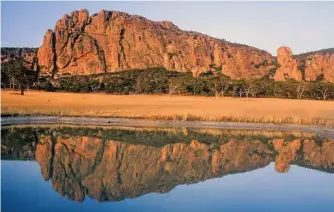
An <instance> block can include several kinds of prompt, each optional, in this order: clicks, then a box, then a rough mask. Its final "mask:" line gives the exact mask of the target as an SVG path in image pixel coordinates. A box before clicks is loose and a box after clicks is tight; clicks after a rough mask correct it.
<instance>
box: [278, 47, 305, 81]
mask: <svg viewBox="0 0 334 212" xmlns="http://www.w3.org/2000/svg"><path fill="white" fill-rule="evenodd" d="M277 62H278V64H279V68H278V69H277V70H276V73H275V75H274V79H275V80H276V81H285V80H287V79H295V80H298V81H301V80H302V72H301V71H300V70H299V69H298V61H297V60H296V59H294V58H293V55H292V51H291V49H290V48H289V47H285V46H283V47H280V48H278V49H277Z"/></svg>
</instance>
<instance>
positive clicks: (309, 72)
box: [305, 52, 334, 83]
mask: <svg viewBox="0 0 334 212" xmlns="http://www.w3.org/2000/svg"><path fill="white" fill-rule="evenodd" d="M317 79H319V80H321V79H325V80H326V81H328V82H332V83H334V52H332V53H331V52H324V53H315V54H312V55H310V56H308V57H307V59H306V60H305V80H306V81H314V80H317Z"/></svg>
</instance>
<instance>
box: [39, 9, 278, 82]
mask: <svg viewBox="0 0 334 212" xmlns="http://www.w3.org/2000/svg"><path fill="white" fill-rule="evenodd" d="M38 59H39V61H40V64H41V65H43V66H44V69H43V71H42V73H43V74H46V75H50V76H51V75H56V76H60V75H63V74H72V75H89V74H97V73H104V72H114V71H121V70H126V69H143V68H150V67H165V68H166V69H169V70H176V71H180V72H192V73H193V74H194V75H199V74H200V73H203V72H208V71H222V72H223V73H225V74H226V75H228V76H230V77H231V78H233V79H241V78H259V77H261V76H263V75H265V74H266V73H267V71H268V70H267V67H265V66H256V65H258V64H261V63H263V62H264V61H267V62H268V63H271V61H272V60H273V57H272V56H271V55H270V54H269V53H267V52H265V51H262V50H258V49H256V48H253V47H249V46H243V45H236V44H232V43H229V42H226V41H224V40H220V39H215V38H212V37H209V36H206V35H203V34H200V33H196V32H187V31H183V30H180V29H179V28H178V27H177V26H175V25H174V24H173V23H171V22H166V21H163V22H153V21H150V20H147V19H145V18H143V17H140V16H136V15H129V14H127V13H122V12H117V11H105V10H102V11H100V12H99V13H97V14H94V15H92V16H89V14H88V11H87V10H81V11H74V12H72V13H71V14H70V15H65V16H64V17H63V18H62V19H60V20H59V21H58V22H57V23H56V26H55V28H54V30H53V31H51V30H48V31H47V33H46V35H45V37H44V41H43V45H42V46H41V48H40V49H39V52H38Z"/></svg>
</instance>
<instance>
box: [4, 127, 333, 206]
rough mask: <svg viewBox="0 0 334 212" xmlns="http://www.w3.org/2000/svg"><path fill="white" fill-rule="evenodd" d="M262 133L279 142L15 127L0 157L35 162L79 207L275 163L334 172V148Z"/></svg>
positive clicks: (196, 133) (256, 137)
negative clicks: (90, 201)
mask: <svg viewBox="0 0 334 212" xmlns="http://www.w3.org/2000/svg"><path fill="white" fill-rule="evenodd" d="M263 134H264V135H267V136H268V135H269V136H270V135H271V136H273V137H267V136H263V135H261V134H255V133H254V132H247V133H244V134H242V133H241V132H239V133H236V131H234V132H233V131H224V133H222V132H221V133H218V132H217V131H208V130H205V131H203V130H186V132H185V129H183V130H176V131H175V130H160V131H158V130H157V131H154V130H138V129H137V130H133V129H131V130H130V129H108V130H104V129H96V128H95V129H85V128H76V129H73V128H39V129H34V128H18V129H10V128H9V129H4V130H2V148H1V151H2V158H3V159H34V158H35V159H36V160H37V161H38V163H39V164H40V167H41V172H42V175H43V178H44V179H45V180H51V182H52V185H53V187H54V189H55V190H56V191H58V192H59V193H61V194H62V195H67V196H68V198H70V199H74V200H78V201H82V200H83V199H84V198H85V195H89V196H90V197H92V198H94V199H96V200H98V201H108V200H112V201H116V200H122V199H124V198H134V197H138V196H141V195H143V194H145V193H150V192H160V193H164V192H168V191H170V190H171V189H173V188H174V187H175V186H176V185H179V184H188V183H196V182H199V181H202V180H205V179H209V178H214V177H221V176H224V175H227V174H231V173H240V172H246V171H250V170H254V169H257V168H261V167H264V166H266V165H268V164H269V163H270V162H271V161H273V160H275V169H276V170H277V171H278V172H287V171H288V170H289V167H290V164H291V163H296V164H298V165H301V166H305V167H311V168H315V169H319V170H323V171H327V172H333V170H334V142H333V141H330V140H326V139H323V138H319V137H309V138H305V137H301V138H298V137H296V136H295V135H285V136H284V138H283V139H282V137H281V138H278V137H277V136H275V135H273V134H270V133H263ZM280 136H283V135H280ZM182 141H183V142H182Z"/></svg>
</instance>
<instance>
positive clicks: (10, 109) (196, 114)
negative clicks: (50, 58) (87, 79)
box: [1, 91, 334, 127]
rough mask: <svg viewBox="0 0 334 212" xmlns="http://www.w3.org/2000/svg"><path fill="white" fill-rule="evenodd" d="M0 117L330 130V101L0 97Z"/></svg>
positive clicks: (333, 113) (333, 120)
mask: <svg viewBox="0 0 334 212" xmlns="http://www.w3.org/2000/svg"><path fill="white" fill-rule="evenodd" d="M1 94H2V95H1V101H2V104H1V114H2V115H12V114H16V115H57V116H96V117H128V118H146V119H172V120H205V121H238V122H239V121H240V122H258V123H278V124H282V123H294V124H313V125H326V126H330V127H333V126H334V101H313V100H292V99H270V98H256V99H253V98H249V99H247V98H229V97H227V98H218V99H216V98H214V97H198V96H168V95H162V96H159V95H129V96H124V95H123V96H120V95H107V94H74V93H59V92H56V93H52V92H37V91H28V92H26V93H25V95H24V96H21V95H18V92H13V91H2V92H1Z"/></svg>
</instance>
